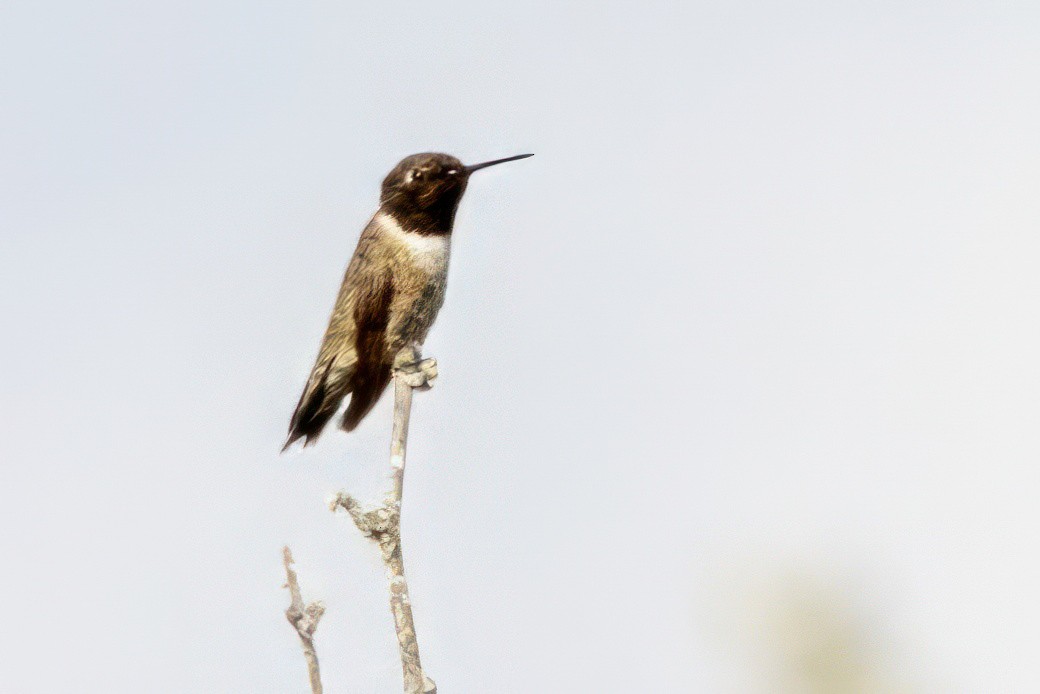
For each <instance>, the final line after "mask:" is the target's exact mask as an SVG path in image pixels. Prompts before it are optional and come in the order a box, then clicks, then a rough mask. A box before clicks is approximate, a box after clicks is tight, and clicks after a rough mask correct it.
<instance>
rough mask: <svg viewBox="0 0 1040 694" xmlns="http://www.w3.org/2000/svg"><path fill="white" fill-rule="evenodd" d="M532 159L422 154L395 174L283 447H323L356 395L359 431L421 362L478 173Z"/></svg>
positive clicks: (346, 419)
mask: <svg viewBox="0 0 1040 694" xmlns="http://www.w3.org/2000/svg"><path fill="white" fill-rule="evenodd" d="M530 156H532V155H531V154H519V155H517V156H514V157H506V158H505V159H496V160H494V161H488V162H484V163H482V164H474V165H471V166H466V165H464V164H463V163H462V162H461V161H459V160H458V159H456V158H455V157H452V156H450V155H447V154H435V153H427V154H413V155H412V156H410V157H406V158H404V159H402V160H401V162H400V163H399V164H398V165H397V166H395V167H394V169H393V170H392V171H391V172H390V173H389V174H388V175H387V177H386V178H385V179H384V180H383V187H382V193H381V195H380V199H379V210H378V211H377V212H376V214H375V216H374V217H372V220H371V221H370V222H369V223H368V226H366V227H365V230H364V231H363V232H362V233H361V238H360V240H359V241H358V245H357V250H355V251H354V257H353V258H351V260H350V264H349V265H348V266H347V273H346V276H345V277H344V278H343V284H342V286H341V287H340V290H339V296H338V297H337V298H336V305H335V307H334V308H333V310H332V317H331V318H330V319H329V327H328V328H327V329H326V330H325V338H324V340H322V343H321V349H320V350H319V352H318V359H317V361H315V363H314V368H313V369H311V375H310V378H308V379H307V385H306V387H305V388H304V389H303V395H302V396H300V402H299V404H297V405H296V411H295V412H294V413H293V416H292V420H291V422H290V423H289V439H288V441H286V443H285V446H284V447H283V448H282V450H283V451H284V450H285V449H286V448H288V447H289V446H291V445H292V444H293V442H295V441H297V440H299V439H301V438H303V439H304V445H307V444H310V443H313V442H314V441H315V440H316V439H317V438H318V436H319V435H320V434H321V431H322V429H324V428H325V425H326V424H327V423H328V421H329V419H331V418H332V416H333V415H334V414H335V413H336V410H337V409H339V406H340V403H341V402H342V401H343V398H345V397H346V396H347V395H348V394H349V395H350V404H349V405H348V406H347V409H346V412H345V413H344V414H343V420H342V422H341V426H342V427H343V429H345V430H346V431H352V430H353V429H354V428H356V427H357V425H358V424H359V423H360V422H361V420H362V419H363V418H364V417H365V415H366V414H368V413H369V411H370V410H371V409H372V408H373V407H374V406H375V404H376V402H377V401H378V400H379V396H380V395H382V393H383V391H384V390H385V389H386V386H387V384H388V383H389V382H390V378H391V376H392V374H393V370H394V368H397V367H399V366H401V365H403V364H405V363H407V362H408V361H409V360H413V361H414V360H416V359H418V358H419V356H418V355H419V349H420V348H421V346H422V344H423V342H425V340H426V335H427V333H428V332H429V331H430V327H431V326H432V325H433V321H434V320H435V319H436V318H437V312H438V311H440V308H441V304H443V303H444V291H445V288H446V285H447V277H448V258H449V255H450V250H451V231H452V225H453V223H454V221H455V211H456V210H457V209H458V206H459V201H460V200H461V199H462V194H463V193H464V192H465V191H466V184H467V183H468V181H469V176H470V174H472V173H473V172H474V171H478V170H480V169H483V168H486V167H488V166H492V165H494V164H502V163H504V162H507V161H514V160H516V159H524V158H526V157H530Z"/></svg>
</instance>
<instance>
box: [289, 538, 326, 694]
mask: <svg viewBox="0 0 1040 694" xmlns="http://www.w3.org/2000/svg"><path fill="white" fill-rule="evenodd" d="M282 561H283V562H284V563H285V579H286V581H285V587H286V588H288V589H289V596H290V597H289V609H287V610H286V611H285V617H286V619H288V620H289V624H292V625H293V628H294V629H296V633H297V634H299V635H300V643H302V644H303V657H304V658H306V660H307V673H308V674H309V675H310V678H311V693H312V694H322V688H321V673H320V672H319V671H318V653H317V651H315V650H314V631H315V630H316V629H317V628H318V622H319V621H321V616H322V615H323V614H325V605H323V604H322V603H321V601H315V602H312V603H311V604H309V605H307V606H306V607H304V605H303V595H301V593H300V583H299V581H298V580H297V579H296V572H295V571H293V568H292V565H293V557H292V552H291V551H289V548H288V547H284V548H283V549H282Z"/></svg>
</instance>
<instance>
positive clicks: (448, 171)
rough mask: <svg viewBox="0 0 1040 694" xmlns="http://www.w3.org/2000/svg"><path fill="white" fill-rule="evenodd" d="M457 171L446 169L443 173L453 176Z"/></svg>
mask: <svg viewBox="0 0 1040 694" xmlns="http://www.w3.org/2000/svg"><path fill="white" fill-rule="evenodd" d="M458 172H459V170H458V169H448V170H447V171H446V172H445V173H447V174H448V175H449V176H454V175H455V174H457V173H458Z"/></svg>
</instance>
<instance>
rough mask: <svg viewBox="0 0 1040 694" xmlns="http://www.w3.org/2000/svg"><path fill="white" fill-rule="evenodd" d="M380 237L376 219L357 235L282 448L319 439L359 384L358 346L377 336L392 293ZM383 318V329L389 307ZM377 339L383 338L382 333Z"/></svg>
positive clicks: (360, 350)
mask: <svg viewBox="0 0 1040 694" xmlns="http://www.w3.org/2000/svg"><path fill="white" fill-rule="evenodd" d="M379 234H380V229H379V226H378V225H377V224H376V223H375V222H374V221H373V222H370V223H369V225H368V226H367V227H366V228H365V231H364V232H362V234H361V239H360V240H359V241H358V246H357V250H356V251H355V252H354V257H353V258H352V259H351V261H350V265H348V266H347V272H346V275H345V276H344V278H343V284H342V286H341V287H340V290H339V295H338V296H337V297H336V305H335V307H334V308H333V310H332V316H331V317H330V318H329V326H328V328H327V329H326V330H325V338H324V339H323V340H322V343H321V349H320V350H319V351H318V358H317V360H316V361H315V362H314V368H313V369H311V375H310V377H309V378H308V379H307V385H306V387H304V389H303V394H302V395H301V396H300V402H299V403H298V404H297V405H296V411H295V412H294V413H293V416H292V420H291V421H290V423H289V438H288V440H287V441H286V444H285V447H284V448H283V449H282V450H285V448H288V447H289V446H291V445H292V444H293V442H295V441H297V440H298V439H300V438H304V437H306V441H305V443H307V444H309V443H313V442H314V441H315V440H317V438H318V436H319V435H320V434H321V431H322V429H323V428H324V427H325V425H326V424H327V423H328V421H329V419H330V418H331V417H332V415H334V414H335V413H336V410H337V409H338V408H339V405H340V403H341V402H342V401H343V398H344V397H346V395H347V394H348V393H350V392H352V391H353V390H354V389H355V386H356V385H357V376H358V373H357V372H358V371H359V368H358V367H359V354H360V353H361V352H362V351H363V350H362V349H361V348H362V347H365V346H366V344H365V343H369V344H371V342H370V341H371V340H373V339H374V338H375V335H374V333H375V332H377V331H378V327H379V325H378V323H379V317H378V314H379V306H380V305H383V304H384V302H385V304H386V306H388V305H389V297H390V296H391V295H392V291H393V288H392V278H391V276H390V273H389V272H388V266H387V263H386V262H385V259H383V258H381V257H379V254H380V249H379V244H378V243H377V239H378V236H379ZM382 314H383V316H384V318H383V320H384V327H385V316H386V314H387V308H383V310H382ZM378 339H380V340H381V339H382V333H381V332H380V333H379V337H378ZM364 361H366V360H363V361H362V363H364ZM352 400H353V398H352Z"/></svg>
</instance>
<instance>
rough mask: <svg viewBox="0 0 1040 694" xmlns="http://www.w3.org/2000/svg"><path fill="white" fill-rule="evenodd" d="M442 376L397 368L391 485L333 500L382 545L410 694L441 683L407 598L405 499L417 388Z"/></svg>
mask: <svg viewBox="0 0 1040 694" xmlns="http://www.w3.org/2000/svg"><path fill="white" fill-rule="evenodd" d="M436 375H437V364H436V362H435V361H434V360H433V359H426V360H424V361H422V362H418V363H417V364H415V365H412V368H406V369H399V370H397V371H395V372H394V429H393V434H392V436H391V441H390V473H391V480H392V488H391V490H390V492H389V493H388V494H387V496H386V500H385V501H384V503H383V504H382V505H380V506H377V507H375V508H371V509H365V508H363V507H362V505H361V504H360V503H358V501H357V500H356V499H354V498H353V497H352V496H350V495H348V494H344V493H342V492H341V493H340V494H339V495H337V496H336V498H335V500H334V501H333V502H332V505H331V506H332V510H336V509H337V508H342V509H344V510H345V511H346V512H347V513H349V514H350V517H351V518H352V519H353V520H354V524H355V525H356V526H357V527H358V529H359V530H360V531H361V532H363V533H365V535H366V536H368V537H371V538H372V539H373V540H374V541H375V542H376V543H378V544H379V549H380V550H381V551H382V554H383V562H384V563H385V564H386V569H387V578H388V579H389V582H390V611H391V612H392V613H393V615H394V628H395V629H396V631H397V643H398V646H399V647H400V652H401V668H402V670H403V672H404V691H405V694H436V692H437V686H436V685H435V684H434V682H433V680H431V679H430V678H429V677H427V676H426V674H425V673H424V672H423V669H422V664H421V663H420V660H419V643H418V641H417V640H416V637H415V622H414V619H413V618H412V604H411V600H410V598H409V597H408V581H407V580H406V579H405V574H404V556H403V554H402V551H401V499H402V496H403V494H404V468H405V456H406V453H407V446H408V420H409V417H410V415H411V410H412V390H413V389H415V388H426V387H429V384H430V381H432V380H433V379H434V378H435V377H436Z"/></svg>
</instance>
